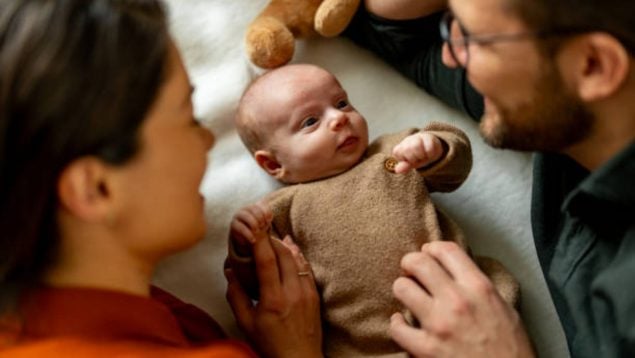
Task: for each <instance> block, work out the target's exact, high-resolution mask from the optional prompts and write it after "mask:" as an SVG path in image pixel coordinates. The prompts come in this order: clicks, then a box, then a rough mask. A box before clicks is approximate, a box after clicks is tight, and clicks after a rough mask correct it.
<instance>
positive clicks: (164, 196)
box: [113, 44, 214, 260]
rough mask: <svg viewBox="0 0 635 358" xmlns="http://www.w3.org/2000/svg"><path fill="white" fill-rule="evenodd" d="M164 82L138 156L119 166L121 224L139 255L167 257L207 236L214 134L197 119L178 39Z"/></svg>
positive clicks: (122, 234) (130, 246) (145, 125)
mask: <svg viewBox="0 0 635 358" xmlns="http://www.w3.org/2000/svg"><path fill="white" fill-rule="evenodd" d="M168 62H169V63H168V70H167V73H166V76H165V80H164V83H163V84H162V87H161V88H160V90H159V93H158V96H157V98H156V99H155V102H154V104H153V105H152V107H151V108H150V110H149V112H148V115H147V117H146V119H145V121H144V123H143V125H142V127H141V134H140V136H141V140H140V143H141V146H140V150H139V152H138V153H137V154H136V156H135V157H134V158H133V159H132V160H131V161H130V162H129V163H128V164H126V165H124V166H122V167H121V168H116V169H115V171H116V172H117V190H116V191H115V193H113V195H119V198H116V199H117V200H115V202H117V203H118V205H120V207H119V208H118V210H117V213H119V215H117V218H116V223H115V224H116V225H115V227H117V230H119V233H120V235H119V236H120V237H122V238H123V239H124V240H125V241H124V243H123V244H124V245H126V246H127V247H128V249H129V250H128V251H129V252H130V253H131V254H133V255H138V256H139V257H142V258H144V259H151V260H152V259H156V260H158V259H161V258H162V257H164V256H166V255H169V254H171V253H174V252H177V251H180V250H182V249H185V248H187V247H189V246H191V245H193V244H194V243H196V242H198V241H199V240H200V239H202V238H203V236H204V234H205V220H204V217H203V207H204V200H203V196H202V195H201V194H200V192H199V186H200V183H201V180H202V178H203V174H204V172H205V167H206V164H207V152H208V151H209V150H210V149H211V147H212V145H213V142H214V137H213V135H212V133H211V132H210V131H208V130H207V129H205V128H202V127H201V126H199V124H198V122H197V121H195V120H194V117H193V109H192V101H191V93H192V86H191V85H190V82H189V79H188V77H187V74H186V72H185V68H184V66H183V63H182V61H181V58H180V56H179V54H178V51H177V49H176V48H175V47H174V45H173V44H172V45H171V46H170V51H169V59H168Z"/></svg>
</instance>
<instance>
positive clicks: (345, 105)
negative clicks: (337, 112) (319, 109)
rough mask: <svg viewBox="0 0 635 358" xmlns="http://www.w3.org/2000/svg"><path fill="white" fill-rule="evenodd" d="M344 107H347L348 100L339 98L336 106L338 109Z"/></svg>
mask: <svg viewBox="0 0 635 358" xmlns="http://www.w3.org/2000/svg"><path fill="white" fill-rule="evenodd" d="M346 107H348V101H347V100H345V99H343V100H340V101H339V102H337V108H338V109H342V108H346Z"/></svg>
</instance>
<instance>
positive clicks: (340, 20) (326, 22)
mask: <svg viewBox="0 0 635 358" xmlns="http://www.w3.org/2000/svg"><path fill="white" fill-rule="evenodd" d="M359 4H360V0H325V1H323V2H322V4H320V7H319V8H318V10H317V13H316V14H315V23H314V27H315V31H317V33H318V34H320V35H322V36H324V37H335V36H337V35H339V34H341V33H342V32H343V31H344V30H345V29H346V27H347V26H348V24H349V23H350V22H351V20H352V19H353V16H355V13H356V12H357V8H358V7H359Z"/></svg>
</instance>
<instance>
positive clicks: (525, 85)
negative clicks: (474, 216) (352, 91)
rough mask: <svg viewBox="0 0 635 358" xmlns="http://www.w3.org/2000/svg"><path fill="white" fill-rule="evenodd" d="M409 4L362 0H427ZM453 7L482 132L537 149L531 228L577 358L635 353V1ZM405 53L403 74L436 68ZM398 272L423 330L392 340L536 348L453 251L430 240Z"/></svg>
mask: <svg viewBox="0 0 635 358" xmlns="http://www.w3.org/2000/svg"><path fill="white" fill-rule="evenodd" d="M410 2H411V3H413V4H414V3H419V5H408V1H406V0H402V1H396V2H394V3H393V5H392V6H389V5H386V4H388V0H384V1H380V0H376V1H372V0H367V1H366V7H367V9H369V11H372V12H374V13H375V14H376V15H379V16H382V17H385V18H392V19H408V18H411V16H412V14H413V13H414V12H415V11H408V9H409V8H410V9H416V8H417V7H418V6H419V7H420V6H421V4H420V3H421V1H410ZM382 4H383V5H382ZM449 5H450V9H451V15H447V16H446V17H444V19H443V28H442V34H443V35H444V36H445V39H446V40H447V42H446V44H445V45H444V47H443V50H442V57H443V61H444V63H445V64H446V65H448V67H450V68H455V70H454V71H458V68H463V69H465V70H466V73H467V78H468V80H469V82H470V83H471V84H472V85H473V86H474V87H475V88H476V90H477V91H478V92H480V93H481V94H482V95H483V98H484V115H483V116H482V119H481V125H480V128H481V133H482V135H483V137H484V138H485V140H486V141H487V142H488V143H490V144H491V145H493V146H495V147H498V148H509V149H517V150H527V151H536V152H538V154H537V155H536V161H535V166H534V171H535V172H534V176H535V177H534V190H533V202H532V226H533V232H534V237H535V243H536V249H537V251H538V255H539V258H540V262H541V266H542V269H543V273H544V275H545V278H546V279H547V282H548V284H549V288H550V290H551V293H552V297H553V300H554V303H555V306H556V309H557V311H558V314H559V316H560V319H561V322H562V324H563V328H564V330H565V333H566V336H567V341H568V344H569V349H570V352H571V354H572V356H574V357H587V356H588V357H624V356H635V290H633V289H632V288H631V287H630V286H631V285H632V282H633V279H632V276H633V274H634V273H635V101H634V99H635V97H634V96H635V60H634V54H635V25H634V24H635V23H633V21H632V18H633V16H634V15H635V2H633V1H623V0H602V1H600V0H578V1H566V0H535V1H522V0H450V4H449ZM386 9H388V10H389V11H388V10H386ZM384 10H386V11H384ZM382 11H384V12H382ZM423 14H425V12H423ZM403 38H404V37H400V39H403ZM380 51H381V50H380ZM388 52H389V51H388ZM384 57H385V58H386V57H387V56H386V55H384ZM420 57H421V55H419V58H420ZM413 58H414V57H413ZM413 58H410V59H407V60H400V61H401V63H402V64H403V63H408V66H410V67H409V70H408V71H410V73H416V72H417V71H419V72H425V71H427V70H429V69H430V68H432V67H433V66H430V63H431V62H434V61H427V62H426V61H423V62H422V61H419V62H418V63H417V61H416V59H413ZM395 65H396V66H397V67H398V68H399V64H395ZM408 66H404V67H402V68H408ZM417 67H419V69H418V70H417ZM421 67H423V69H422V68H421ZM413 68H415V69H414V70H413ZM408 71H402V72H405V73H407V72H408ZM407 74H408V73H407ZM437 86H440V87H443V84H442V83H441V84H439V83H437ZM464 88H466V86H463V87H461V91H464ZM434 90H435V89H434V88H433V90H432V91H430V92H432V93H433V94H436V93H435V92H434ZM461 93H463V92H461ZM440 97H441V98H442V99H445V98H443V97H442V96H440ZM448 102H450V104H452V101H448ZM402 268H403V269H404V271H405V272H406V273H407V276H406V277H403V278H400V279H398V280H397V281H395V283H394V294H395V296H396V297H397V298H398V299H399V300H400V301H402V302H403V303H404V304H405V305H406V306H407V307H408V308H409V309H410V310H411V311H412V312H413V314H414V315H415V316H416V317H417V318H418V320H419V322H422V327H421V328H414V327H411V326H409V325H407V324H406V322H405V320H404V319H403V317H402V316H401V315H399V314H396V315H394V316H393V318H392V324H391V334H392V336H393V338H394V339H395V340H396V341H397V342H398V343H399V344H401V345H402V346H403V347H404V348H405V349H406V350H408V351H410V352H411V353H412V354H414V355H416V356H435V357H436V356H451V357H458V356H469V357H479V356H484V357H516V356H518V357H521V356H522V357H524V356H532V355H533V354H534V353H533V352H532V350H531V347H530V344H529V342H528V339H527V336H526V333H525V332H524V330H523V328H522V326H521V324H520V323H519V319H518V316H517V314H516V313H515V312H514V311H513V310H512V309H510V308H509V307H507V306H505V305H504V304H503V303H502V300H501V298H500V297H499V296H498V295H497V294H496V292H495V290H493V288H492V284H491V283H490V282H489V281H488V280H487V279H486V278H485V276H483V275H482V274H481V273H480V272H478V270H477V268H476V267H475V266H474V265H473V264H471V263H470V261H469V260H468V257H467V256H466V255H465V253H463V252H462V251H461V250H459V249H458V248H457V247H456V245H454V244H452V243H434V244H428V245H426V246H424V247H423V249H422V250H421V252H417V253H413V254H409V255H406V256H405V257H404V258H403V260H402Z"/></svg>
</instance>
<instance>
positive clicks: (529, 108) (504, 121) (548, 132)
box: [480, 64, 594, 152]
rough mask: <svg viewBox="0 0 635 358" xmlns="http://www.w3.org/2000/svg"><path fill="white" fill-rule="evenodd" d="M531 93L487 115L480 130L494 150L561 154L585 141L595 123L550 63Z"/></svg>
mask: <svg viewBox="0 0 635 358" xmlns="http://www.w3.org/2000/svg"><path fill="white" fill-rule="evenodd" d="M545 67H548V68H547V69H546V70H545V72H543V73H544V75H543V76H542V78H541V80H540V81H539V82H538V85H537V86H536V88H535V90H534V97H533V98H532V99H530V100H529V101H527V102H524V103H523V104H521V105H519V106H516V108H511V109H510V108H503V107H498V106H497V107H498V108H497V109H498V112H496V113H486V114H485V115H483V118H482V119H481V125H480V131H481V135H482V136H483V138H484V139H485V142H487V144H489V145H491V146H492V147H495V148H503V149H515V150H524V151H543V152H561V151H562V150H563V149H565V148H567V147H569V146H571V145H573V144H575V143H577V142H579V141H580V140H582V139H584V138H585V137H586V136H587V135H588V133H589V131H590V129H591V125H592V123H593V120H594V116H593V113H591V112H590V111H589V110H588V109H586V108H585V107H584V106H583V105H582V103H581V102H580V101H579V100H578V99H577V98H575V96H573V95H572V94H571V93H570V92H569V91H568V90H567V88H566V87H565V86H564V84H563V82H562V79H561V78H560V75H559V73H558V72H557V71H556V69H555V66H554V65H553V64H547V65H545Z"/></svg>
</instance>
